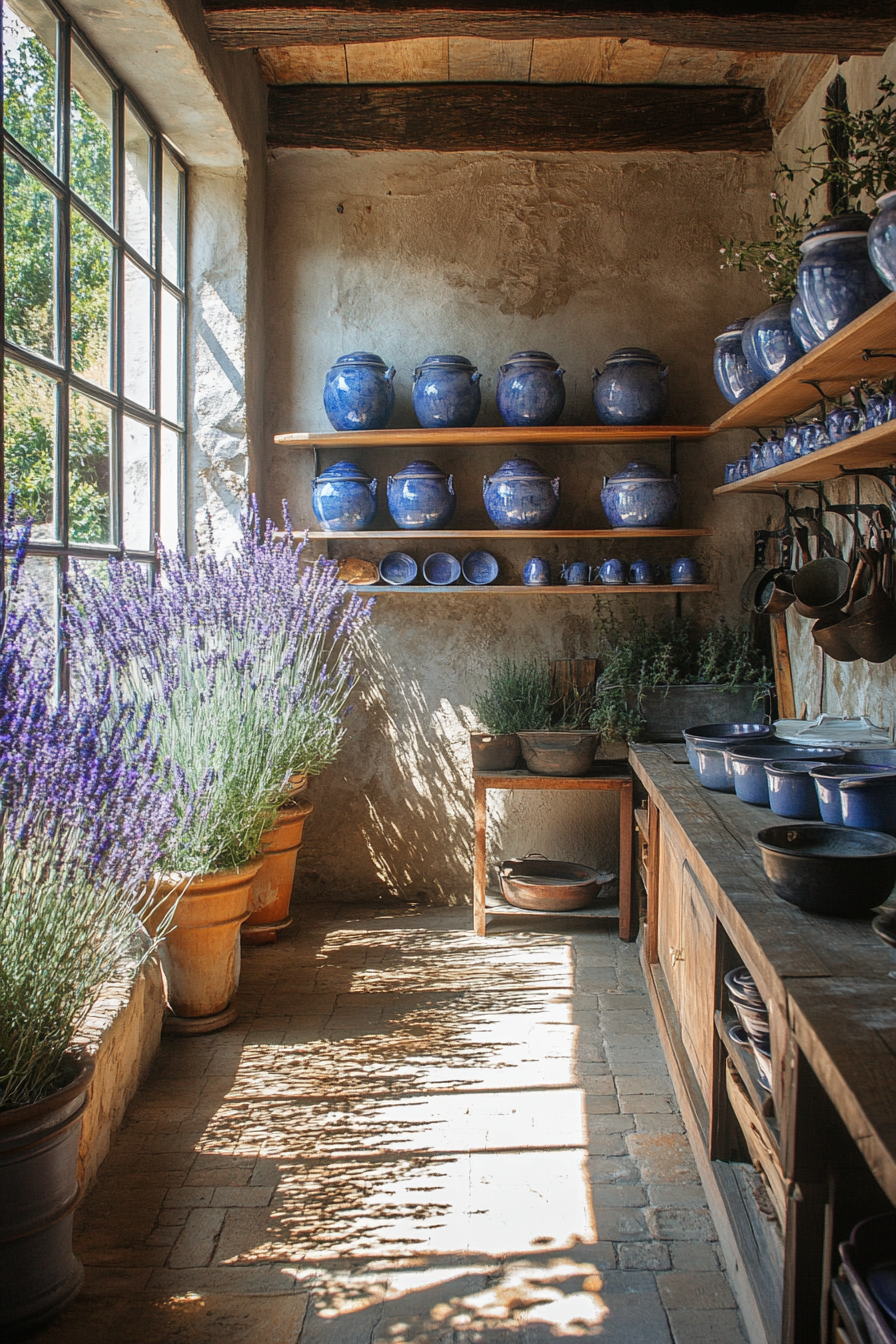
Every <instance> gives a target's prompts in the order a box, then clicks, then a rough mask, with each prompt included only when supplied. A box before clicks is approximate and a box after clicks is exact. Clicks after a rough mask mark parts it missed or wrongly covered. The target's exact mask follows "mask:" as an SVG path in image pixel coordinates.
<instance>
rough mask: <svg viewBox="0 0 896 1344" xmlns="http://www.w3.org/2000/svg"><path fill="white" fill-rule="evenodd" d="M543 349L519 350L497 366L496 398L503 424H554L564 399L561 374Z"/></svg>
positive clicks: (558, 367)
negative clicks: (498, 367) (504, 362)
mask: <svg viewBox="0 0 896 1344" xmlns="http://www.w3.org/2000/svg"><path fill="white" fill-rule="evenodd" d="M564 372H565V370H564V369H561V367H560V365H559V364H558V363H557V361H556V359H554V358H553V356H551V355H548V354H545V352H544V351H543V350H520V351H519V352H518V353H517V354H515V355H511V356H510V358H509V359H508V360H507V363H506V364H502V365H501V367H500V369H499V370H498V389H497V393H496V400H497V402H498V411H499V413H500V416H501V419H502V420H503V421H504V423H505V425H516V426H522V425H556V423H557V421H558V420H559V419H560V415H561V413H562V411H563V407H564V405H565V403H566V388H565V387H564V386H563V374H564Z"/></svg>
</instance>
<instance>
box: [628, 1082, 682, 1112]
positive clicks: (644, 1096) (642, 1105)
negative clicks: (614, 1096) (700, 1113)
mask: <svg viewBox="0 0 896 1344" xmlns="http://www.w3.org/2000/svg"><path fill="white" fill-rule="evenodd" d="M619 1109H620V1110H622V1111H630V1112H631V1113H632V1114H633V1115H635V1114H636V1115H672V1114H673V1113H674V1107H673V1105H672V1102H671V1101H670V1100H669V1098H668V1097H659V1096H654V1095H653V1094H651V1093H645V1092H636V1093H634V1094H633V1095H632V1094H626V1093H624V1092H623V1091H622V1088H621V1087H620V1089H619Z"/></svg>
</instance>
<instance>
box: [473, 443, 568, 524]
mask: <svg viewBox="0 0 896 1344" xmlns="http://www.w3.org/2000/svg"><path fill="white" fill-rule="evenodd" d="M482 498H483V500H484V501H485V509H486V513H487V514H488V516H489V518H491V520H492V522H493V523H494V524H495V527H507V528H510V527H550V525H551V523H552V522H553V521H554V517H555V515H556V513H557V510H558V509H559V507H560V478H559V476H554V477H551V476H549V475H548V474H547V472H546V471H544V470H543V468H542V467H540V466H539V465H538V463H537V462H532V461H530V459H529V458H527V457H512V458H510V460H509V461H507V462H505V463H504V464H503V465H502V466H500V467H499V468H498V470H497V471H496V472H495V473H494V475H492V476H485V477H483V481H482Z"/></svg>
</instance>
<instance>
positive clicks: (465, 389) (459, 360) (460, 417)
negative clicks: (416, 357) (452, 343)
mask: <svg viewBox="0 0 896 1344" xmlns="http://www.w3.org/2000/svg"><path fill="white" fill-rule="evenodd" d="M481 377H482V374H481V373H480V372H479V370H478V369H474V367H473V365H472V364H471V363H470V361H469V360H468V359H464V357H463V355H428V356H427V357H426V359H424V361H423V363H422V364H420V365H418V367H417V368H416V369H415V370H414V414H415V415H416V416H417V419H418V420H419V421H420V424H421V425H422V426H423V428H424V429H468V428H469V427H470V425H472V424H475V422H476V417H477V415H478V414H479V408H480V406H481V405H482V392H481V391H480V388H479V380H480V378H481Z"/></svg>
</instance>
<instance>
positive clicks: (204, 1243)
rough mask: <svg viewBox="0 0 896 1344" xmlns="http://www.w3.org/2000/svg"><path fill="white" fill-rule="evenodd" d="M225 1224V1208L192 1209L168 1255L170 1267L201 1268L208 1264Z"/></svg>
mask: <svg viewBox="0 0 896 1344" xmlns="http://www.w3.org/2000/svg"><path fill="white" fill-rule="evenodd" d="M223 1225H224V1210H223V1209H191V1210H190V1216H189V1218H188V1219H187V1221H186V1223H185V1224H184V1226H183V1228H182V1229H181V1232H180V1236H179V1237H178V1239H177V1241H176V1242H175V1244H174V1247H173V1249H172V1251H171V1254H170V1256H169V1257H168V1262H167V1263H168V1268H169V1269H200V1268H203V1267H204V1266H206V1265H208V1264H209V1262H210V1261H211V1258H212V1256H213V1255H214V1253H215V1247H216V1245H217V1243H218V1236H219V1234H220V1231H221V1228H222V1227H223Z"/></svg>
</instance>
